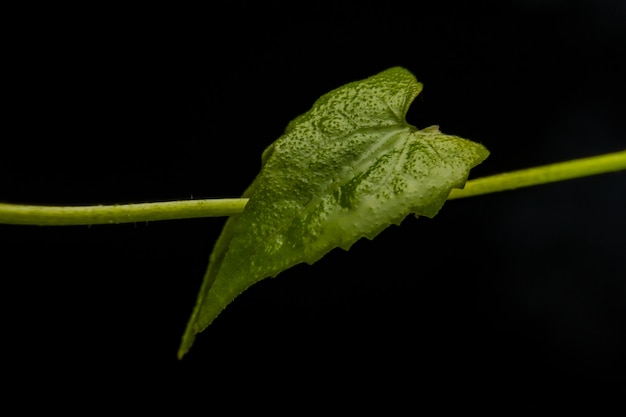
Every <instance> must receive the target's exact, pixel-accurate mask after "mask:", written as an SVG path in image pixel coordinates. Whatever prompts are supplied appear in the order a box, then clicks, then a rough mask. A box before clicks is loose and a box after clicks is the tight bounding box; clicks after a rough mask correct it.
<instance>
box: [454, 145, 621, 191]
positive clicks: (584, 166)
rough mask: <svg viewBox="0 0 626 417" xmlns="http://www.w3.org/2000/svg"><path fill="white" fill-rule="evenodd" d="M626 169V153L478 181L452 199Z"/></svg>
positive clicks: (600, 156)
mask: <svg viewBox="0 0 626 417" xmlns="http://www.w3.org/2000/svg"><path fill="white" fill-rule="evenodd" d="M624 169H626V150H625V151H620V152H613V153H607V154H604V155H599V156H591V157H588V158H581V159H573V160H571V161H566V162H558V163H556V164H550V165H543V166H540V167H536V168H527V169H521V170H519V171H512V172H505V173H503V174H496V175H492V176H489V177H483V178H477V179H475V180H471V181H467V183H466V184H465V187H464V188H463V189H462V190H459V189H453V190H452V192H451V193H450V195H449V196H448V199H449V200H452V199H456V198H464V197H473V196H476V195H481V194H488V193H495V192H498V191H506V190H514V189H516V188H522V187H529V186H531V185H540V184H547V183H550V182H557V181H564V180H570V179H574V178H581V177H588V176H591V175H596V174H604V173H608V172H615V171H620V170H624Z"/></svg>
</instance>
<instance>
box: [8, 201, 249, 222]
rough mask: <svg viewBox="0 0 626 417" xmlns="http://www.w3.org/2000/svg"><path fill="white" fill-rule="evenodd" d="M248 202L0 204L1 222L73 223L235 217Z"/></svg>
mask: <svg viewBox="0 0 626 417" xmlns="http://www.w3.org/2000/svg"><path fill="white" fill-rule="evenodd" d="M247 202H248V200H247V199H245V198H224V199H212V200H181V201H168V202H160V203H139V204H116V205H106V206H62V207H57V206H28V205H20V204H4V203H0V223H6V224H29V225H37V226H71V225H91V224H116V223H136V222H147V221H154V220H176V219H191V218H198V217H219V216H232V215H233V214H238V213H241V212H242V211H243V208H244V207H245V205H246V203H247Z"/></svg>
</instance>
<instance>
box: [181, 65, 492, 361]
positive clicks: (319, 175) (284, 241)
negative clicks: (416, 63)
mask: <svg viewBox="0 0 626 417" xmlns="http://www.w3.org/2000/svg"><path fill="white" fill-rule="evenodd" d="M421 89H422V85H421V84H420V83H418V82H417V81H416V80H415V77H413V75H412V74H411V73H410V72H408V71H407V70H405V69H403V68H399V67H396V68H391V69H389V70H386V71H383V72H381V73H379V74H377V75H375V76H372V77H370V78H367V79H365V80H362V81H357V82H353V83H349V84H346V85H344V86H342V87H340V88H338V89H336V90H334V91H331V92H330V93H328V94H325V95H324V96H322V97H321V98H320V99H318V100H317V101H316V102H315V104H314V105H313V107H312V108H311V110H309V111H308V112H306V113H304V114H302V115H301V116H299V117H297V118H296V119H294V120H293V121H292V122H291V123H289V125H288V126H287V129H286V130H285V133H284V134H283V135H282V136H281V137H280V138H278V140H276V142H274V143H273V144H272V145H271V146H270V147H269V148H267V149H266V150H265V152H264V153H263V156H262V162H263V166H262V169H261V172H260V173H259V175H258V176H257V178H256V179H255V180H254V182H253V183H252V184H251V185H250V187H249V188H248V189H247V190H246V191H245V193H244V194H243V197H247V198H249V199H250V200H249V202H248V204H247V205H246V207H245V209H244V211H243V213H242V214H240V215H237V216H233V217H231V218H229V219H228V221H227V222H226V224H225V226H224V230H223V232H222V234H221V236H220V237H219V238H218V240H217V242H216V244H215V248H214V250H213V253H212V254H211V258H210V262H209V267H208V270H207V272H206V275H205V277H204V282H203V284H202V288H201V289H200V293H199V295H198V300H197V303H196V306H195V309H194V311H193V314H192V316H191V319H190V321H189V323H188V325H187V329H186V331H185V334H184V335H183V340H182V344H181V347H180V350H179V353H178V355H179V357H181V358H182V356H184V355H185V353H186V352H187V351H188V350H189V348H190V347H191V345H192V343H193V340H194V338H195V334H196V333H198V332H200V331H202V330H204V329H205V328H206V327H207V326H208V325H209V324H210V323H211V322H212V321H213V320H214V319H215V318H216V317H217V316H218V315H219V314H220V312H221V311H222V310H223V309H224V308H225V307H226V306H227V305H228V304H229V303H230V302H231V301H232V300H233V299H234V298H235V297H237V296H238V295H239V294H241V293H242V292H243V291H245V290H246V289H247V288H248V287H250V286H251V285H252V284H254V283H256V282H258V281H260V280H262V279H264V278H267V277H274V276H276V275H277V274H279V273H280V272H281V271H284V270H286V269H288V268H290V267H292V266H294V265H296V264H299V263H302V262H307V263H309V264H311V263H313V262H315V261H317V260H318V259H320V258H321V257H322V256H324V255H325V254H326V253H328V252H329V251H330V250H332V249H333V248H335V247H340V248H343V249H346V250H347V249H349V248H350V246H351V245H352V244H353V243H354V242H356V241H357V240H359V239H360V238H361V237H367V238H369V239H372V238H374V237H375V236H376V235H377V234H378V233H380V232H381V231H382V230H383V229H385V228H386V227H388V226H389V225H391V224H399V223H400V222H401V221H402V220H403V219H404V218H405V217H406V216H407V215H408V214H410V213H415V214H419V215H423V216H427V217H432V216H434V215H435V214H437V212H438V211H439V209H440V208H441V206H442V205H443V203H444V202H445V201H446V198H447V197H448V194H449V193H450V190H451V189H452V188H455V187H456V188H461V187H463V185H464V184H465V181H466V180H467V177H468V174H469V170H470V168H472V167H474V166H476V165H477V164H479V163H480V162H482V161H483V160H484V159H485V158H486V157H487V155H488V154H489V153H488V151H487V150H486V149H485V148H484V147H483V146H481V145H480V144H477V143H474V142H471V141H468V140H465V139H462V138H459V137H456V136H449V135H444V134H442V133H441V132H440V131H439V129H438V128H437V127H436V126H432V127H429V128H426V129H423V130H418V129H416V128H415V127H413V126H411V125H409V124H407V123H406V121H405V116H406V112H407V110H408V108H409V105H410V104H411V102H412V101H413V99H414V98H415V97H416V96H417V95H418V94H419V93H420V91H421Z"/></svg>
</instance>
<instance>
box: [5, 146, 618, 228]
mask: <svg viewBox="0 0 626 417" xmlns="http://www.w3.org/2000/svg"><path fill="white" fill-rule="evenodd" d="M625 169H626V151H620V152H614V153H609V154H605V155H600V156H593V157H589V158H582V159H575V160H572V161H567V162H560V163H556V164H550V165H544V166H540V167H536V168H528V169H522V170H519V171H513V172H508V173H503V174H497V175H492V176H489V177H484V178H478V179H474V180H470V181H467V183H466V184H465V188H464V189H462V190H459V189H453V190H452V192H451V193H450V196H449V197H448V199H450V200H451V199H457V198H464V197H472V196H476V195H481V194H487V193H495V192H498V191H505V190H513V189H515V188H521V187H528V186H531V185H539V184H546V183H549V182H556V181H563V180H568V179H573V178H580V177H586V176H591V175H596V174H603V173H608V172H614V171H620V170H625ZM247 202H248V199H246V198H226V199H211V200H182V201H169V202H160V203H140V204H116V205H104V206H102V205H101V206H70V207H67V206H66V207H56V206H33V205H20V204H5V203H0V224H2V223H5V224H23V225H40V226H70V225H92V224H116V223H135V222H146V221H155V220H175V219H190V218H198V217H219V216H232V215H235V214H239V213H241V212H242V211H243V209H244V207H245V205H246V203H247Z"/></svg>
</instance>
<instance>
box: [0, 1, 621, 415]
mask: <svg viewBox="0 0 626 417" xmlns="http://www.w3.org/2000/svg"><path fill="white" fill-rule="evenodd" d="M228 4H229V5H228V6H226V5H221V4H220V5H218V4H217V3H215V4H214V5H212V6H206V7H205V8H189V9H185V8H183V7H177V8H175V9H172V8H171V6H166V7H165V6H164V7H162V8H159V7H158V6H150V7H146V8H145V9H140V10H137V9H133V10H130V9H128V8H127V7H120V8H113V7H105V6H102V8H90V9H81V8H80V7H72V8H68V9H66V10H62V9H59V8H58V7H56V6H55V7H54V8H51V9H47V10H44V9H33V10H19V11H17V10H16V11H14V12H11V13H8V14H7V18H8V20H9V23H10V25H9V26H8V28H9V29H8V30H7V34H6V36H5V38H4V44H5V50H4V55H5V59H3V61H4V64H3V67H4V69H5V71H7V73H6V74H5V76H4V77H3V81H4V82H3V90H4V91H5V94H3V96H4V100H5V106H4V107H5V112H4V115H5V117H4V119H5V128H6V129H5V132H4V134H3V139H2V142H1V144H2V145H1V147H0V165H1V166H0V201H3V202H15V203H29V204H59V205H75V204H110V203H126V202H144V201H163V200H175V199H190V198H194V199H198V198H218V197H236V196H238V195H239V194H240V193H241V192H242V191H243V190H244V189H245V188H246V187H247V185H248V184H249V183H250V182H251V181H252V179H253V178H254V176H255V175H256V173H257V172H258V170H259V167H260V155H261V152H262V151H263V149H265V147H266V146H268V145H269V144H270V143H271V142H272V141H274V140H275V139H276V138H277V137H278V136H279V135H280V134H281V133H282V131H283V129H284V127H285V126H286V125H287V123H288V121H289V120H291V119H292V118H294V117H295V116H297V115H298V114H301V113H303V112H305V111H306V110H308V109H309V107H310V106H311V104H312V103H313V102H314V101H315V99H316V98H317V97H319V96H320V95H321V94H323V93H326V92H327V91H329V90H331V89H333V88H336V87H338V86H340V85H342V84H344V83H346V82H349V81H354V80H358V79H361V78H365V77H367V76H370V75H373V74H375V73H377V72H379V71H382V70H384V69H387V68H389V67H392V66H396V65H401V66H404V67H406V68H407V69H409V70H410V71H411V72H413V73H414V74H415V75H416V77H417V78H418V79H419V80H420V81H421V82H423V83H424V91H423V93H422V94H421V95H420V96H419V97H418V99H416V101H415V103H414V104H413V105H412V107H411V110H410V111H409V114H408V116H407V119H408V121H409V122H410V123H412V124H414V125H416V126H418V127H419V128H423V127H426V126H429V125H432V124H438V125H440V127H441V130H442V131H443V132H445V133H450V134H456V135H459V136H463V137H466V138H469V139H472V140H475V141H478V142H481V143H483V144H484V145H485V146H486V147H487V148H488V149H489V150H490V151H491V156H490V157H489V158H488V159H487V160H486V161H485V162H484V163H483V164H482V165H480V166H478V167H477V168H475V169H474V170H472V174H471V176H472V177H480V176H485V175H489V174H495V173H499V172H503V171H510V170H515V169H520V168H525V167H530V166H536V165H541V164H547V163H551V162H558V161H563V160H567V159H571V158H578V157H585V156H592V155H597V154H601V153H605V152H614V151H619V150H623V149H624V148H625V143H626V128H625V127H624V119H625V115H626V112H625V110H626V106H625V105H624V96H625V95H626V82H625V76H624V74H626V64H625V63H624V60H625V58H626V5H625V3H624V2H623V1H608V0H605V1H591V0H589V1H558V0H552V1H531V0H518V1H509V2H484V3H480V2H449V1H448V2H420V1H414V2H411V3H396V2H391V1H387V2H376V3H371V4H370V3H365V2H363V4H360V3H356V4H346V3H341V2H333V3H329V4H327V3H315V4H306V3H302V4H299V3H296V2H294V4H292V3H290V2H258V3H253V4H248V3H246V2H230V3H228ZM625 174H626V173H614V174H606V175H600V176H596V177H590V178H585V179H579V180H573V181H569V182H563V183H558V184H551V185H544V186H539V187H532V188H528V189H522V190H517V191H512V192H505V193H500V194H493V195H488V196H483V197H476V198H472V199H467V200H458V201H450V202H448V203H447V204H446V205H445V206H444V208H443V209H442V211H441V212H440V213H439V214H438V215H437V217H435V218H434V219H432V220H431V219H426V218H421V219H419V220H416V219H414V218H413V217H409V218H407V219H406V221H405V222H404V223H403V224H402V225H401V227H391V228H389V229H387V230H386V231H384V232H383V233H382V234H381V235H380V236H378V237H377V238H376V239H375V240H374V241H367V240H362V241H359V242H358V243H357V244H355V245H354V246H353V248H352V249H351V250H350V251H349V252H344V251H341V250H335V251H333V252H331V253H330V254H329V255H327V256H326V257H325V258H324V259H322V260H321V261H319V262H318V263H316V264H315V265H313V266H308V265H299V266H297V267H295V268H293V269H291V270H289V271H286V272H284V273H282V274H281V275H280V276H279V277H277V278H275V279H271V280H265V281H262V282H261V283H259V284H257V285H255V286H253V287H252V288H250V289H249V290H248V291H247V292H245V293H244V294H243V295H241V296H240V297H239V298H237V299H236V300H235V302H234V303H232V304H231V305H230V306H229V307H228V308H227V309H226V310H225V311H224V312H223V313H222V315H220V317H219V318H218V319H217V320H216V321H215V322H214V323H213V324H212V325H211V326H210V327H209V328H208V329H207V330H206V331H205V332H204V333H202V334H201V335H200V336H199V337H198V339H197V341H196V344H195V345H194V347H193V348H192V350H191V351H190V353H189V354H188V356H187V357H185V358H184V360H183V361H178V360H177V359H176V351H177V348H178V344H179V342H180V337H181V335H182V332H183V330H184V327H185V324H186V321H187V319H188V317H189V315H190V313H191V309H192V307H193V304H194V302H195V297H196V293H197V291H198V288H199V286H200V283H201V280H202V276H203V274H204V270H205V268H206V264H207V261H208V256H209V253H210V251H211V249H212V245H213V242H214V241H215V239H216V238H217V236H218V234H219V232H220V230H221V227H222V225H223V222H224V219H223V218H212V219H211V218H209V219H197V220H180V221H168V222H153V223H150V224H143V223H142V224H128V225H114V226H92V227H86V226H85V227H82V226H80V227H35V226H7V225H3V226H0V250H1V252H0V254H1V255H0V256H1V257H2V259H1V262H2V268H1V271H2V272H1V277H2V279H1V280H0V285H1V286H2V290H1V292H0V294H1V297H2V301H3V302H2V305H3V307H4V308H3V310H5V311H4V314H3V319H2V321H1V324H2V329H3V330H2V345H3V348H4V354H3V356H2V361H3V365H2V366H3V373H2V375H3V376H2V379H4V380H5V386H7V385H6V384H8V386H9V387H12V389H11V390H10V391H7V392H6V393H8V394H9V396H13V395H14V394H12V393H14V392H15V393H19V394H22V395H26V394H28V395H29V396H34V397H38V398H39V397H42V396H45V394H47V393H50V394H51V393H54V395H50V396H49V397H48V396H46V397H47V399H46V401H47V405H60V406H62V407H70V406H73V405H77V404H89V405H91V406H94V407H96V408H97V407H100V406H105V405H113V406H116V405H117V404H121V402H120V400H122V399H123V400H124V401H128V403H127V404H132V403H135V404H137V405H138V406H139V407H147V406H148V405H156V406H158V407H161V406H165V405H166V404H175V405H176V407H178V410H180V411H181V412H186V409H187V408H188V407H198V409H199V410H204V412H207V413H211V412H213V411H214V410H222V409H224V410H229V409H230V410H239V409H240V407H242V406H243V405H245V404H250V405H255V407H260V406H261V404H267V405H268V407H271V408H274V407H291V406H292V403H293V406H294V407H295V408H294V410H302V409H304V410H307V409H309V408H310V407H314V406H318V407H320V408H322V409H325V410H328V409H331V408H329V407H331V406H333V407H334V406H336V405H337V404H343V405H346V406H349V407H356V408H369V407H370V406H372V405H373V404H375V403H377V404H383V405H385V406H392V405H400V406H402V407H405V409H408V410H411V411H421V410H426V409H431V408H433V407H436V408H437V409H439V410H443V411H446V410H474V409H475V410H485V409H491V408H496V409H501V410H503V411H505V410H515V409H521V410H527V411H534V412H541V411H545V410H547V411H552V410H559V409H562V408H564V407H568V406H573V407H576V408H580V407H583V406H585V407H590V408H595V407H600V408H607V409H608V408H614V407H623V403H622V402H621V401H623V399H624V395H625V394H626V392H625V376H624V375H625V371H626V366H625V356H626V355H625V350H624V349H625V347H626V344H625V343H624V336H625V333H626V217H625V215H624V213H626V192H625V191H626V176H625ZM228 394H231V395H233V396H235V397H236V398H238V399H237V400H236V401H234V402H233V400H232V399H231V396H230V395H228ZM255 394H257V395H258V394H260V396H261V397H264V402H263V403H261V402H258V403H257V402H256V401H257V400H255V401H254V402H251V400H250V398H251V397H250V396H252V395H255ZM77 398H79V399H80V400H81V401H82V402H77ZM256 398H258V397H256ZM335 400H338V402H337V403H333V401H335ZM34 404H35V405H36V404H37V402H36V401H35V402H34ZM22 405H24V406H27V407H28V406H32V405H33V403H31V402H29V401H26V402H23V403H22ZM220 407H226V408H220ZM499 407H503V408H499ZM356 408H354V409H356ZM614 410H615V408H614ZM388 411H389V410H388Z"/></svg>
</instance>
